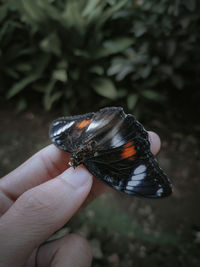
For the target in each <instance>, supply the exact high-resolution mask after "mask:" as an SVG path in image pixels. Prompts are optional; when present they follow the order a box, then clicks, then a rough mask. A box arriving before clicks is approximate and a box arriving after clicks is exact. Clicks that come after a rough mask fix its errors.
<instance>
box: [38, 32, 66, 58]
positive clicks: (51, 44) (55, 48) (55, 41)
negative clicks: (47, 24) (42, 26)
mask: <svg viewBox="0 0 200 267" xmlns="http://www.w3.org/2000/svg"><path fill="white" fill-rule="evenodd" d="M40 47H41V48H42V49H43V51H45V52H47V53H53V54H55V55H56V56H60V55H61V48H60V40H59V38H58V36H57V34H56V33H51V34H50V35H49V36H48V37H46V38H45V39H43V40H42V42H41V43H40Z"/></svg>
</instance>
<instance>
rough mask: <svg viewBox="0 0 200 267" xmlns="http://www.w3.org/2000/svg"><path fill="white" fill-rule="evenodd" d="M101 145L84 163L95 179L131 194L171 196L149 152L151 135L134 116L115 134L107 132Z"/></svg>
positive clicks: (168, 182) (162, 173)
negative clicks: (93, 155)
mask: <svg viewBox="0 0 200 267" xmlns="http://www.w3.org/2000/svg"><path fill="white" fill-rule="evenodd" d="M111 131H113V129H112V130H111ZM106 136H107V138H106ZM101 142H102V141H100V143H98V145H97V147H96V148H95V150H96V151H97V152H96V156H95V157H91V158H88V159H87V160H86V161H85V162H84V165H85V166H86V167H87V169H88V170H89V171H90V172H91V173H92V174H93V175H94V176H96V177H97V178H99V179H101V180H102V181H103V182H105V183H106V184H108V185H109V186H111V187H113V188H115V189H117V190H119V191H122V192H124V193H127V194H130V195H137V196H143V197H148V198H161V197H166V196H168V195H170V194H171V192H172V189H171V184H170V181H169V179H168V178H167V176H166V175H165V174H164V172H163V171H162V170H161V168H160V167H159V165H158V163H157V161H156V159H155V158H154V156H153V154H152V153H151V151H150V142H149V140H148V134H147V132H146V131H145V130H144V128H143V126H142V125H141V124H140V123H139V122H137V121H136V120H135V118H134V117H133V116H132V115H127V116H125V117H124V118H123V122H122V123H121V124H120V126H119V127H117V129H115V135H111V134H110V133H109V132H108V133H107V135H105V136H104V141H103V143H102V144H101ZM108 147H109V149H107V148H108ZM98 148H99V149H98ZM102 148H104V149H105V150H103V149H102Z"/></svg>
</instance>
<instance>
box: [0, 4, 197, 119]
mask: <svg viewBox="0 0 200 267" xmlns="http://www.w3.org/2000/svg"><path fill="white" fill-rule="evenodd" d="M0 3H1V5H0V22H1V23H0V83H1V88H0V92H1V95H2V96H3V98H5V99H6V100H10V99H14V100H15V101H17V103H18V110H19V111H20V110H23V109H24V108H26V107H27V106H28V105H29V104H30V102H33V101H35V102H37V103H39V104H41V105H42V106H43V107H44V108H45V109H46V110H49V109H52V108H60V107H62V112H63V113H64V114H69V113H72V112H75V111H76V112H77V111H79V112H80V110H82V111H88V110H92V109H94V108H95V109H98V108H99V107H100V106H106V105H118V104H121V105H123V106H124V107H125V108H127V109H128V110H130V111H133V112H134V113H135V114H136V115H138V116H140V115H143V114H145V111H147V113H148V114H149V112H150V113H151V111H152V108H151V106H152V103H153V105H154V107H156V106H157V107H158V108H159V110H163V111H166V112H167V111H168V110H169V109H170V110H174V111H175V112H174V113H177V112H178V113H179V117H181V114H182V117H184V116H186V117H187V115H188V114H189V117H190V119H191V118H192V116H191V114H195V112H196V111H197V107H198V98H199V96H200V93H199V92H200V91H199V86H200V76H199V71H200V36H199V32H200V16H199V14H200V3H199V1H196V0H190V1H187V0H182V1H180V0H175V1H169V0H148V1H147V0H137V1H136V0H132V1H131V0H101V1H100V0H81V1H74V0H35V1H31V0H17V1H14V0H12V1H5V0H1V1H0ZM189 99H190V101H189ZM77 107H78V110H77Z"/></svg>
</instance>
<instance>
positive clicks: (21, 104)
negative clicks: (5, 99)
mask: <svg viewBox="0 0 200 267" xmlns="http://www.w3.org/2000/svg"><path fill="white" fill-rule="evenodd" d="M26 108H27V101H26V100H25V99H24V98H21V99H20V100H19V101H18V103H17V107H16V112H17V113H20V112H22V111H23V110H25V109H26Z"/></svg>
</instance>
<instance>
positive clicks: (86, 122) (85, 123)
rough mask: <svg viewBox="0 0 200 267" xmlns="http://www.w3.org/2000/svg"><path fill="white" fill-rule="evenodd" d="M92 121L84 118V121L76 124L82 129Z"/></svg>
mask: <svg viewBox="0 0 200 267" xmlns="http://www.w3.org/2000/svg"><path fill="white" fill-rule="evenodd" d="M90 123H91V120H83V121H81V122H79V123H78V124H77V125H76V128H77V129H79V130H81V129H83V128H84V127H86V126H87V125H88V124H90Z"/></svg>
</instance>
